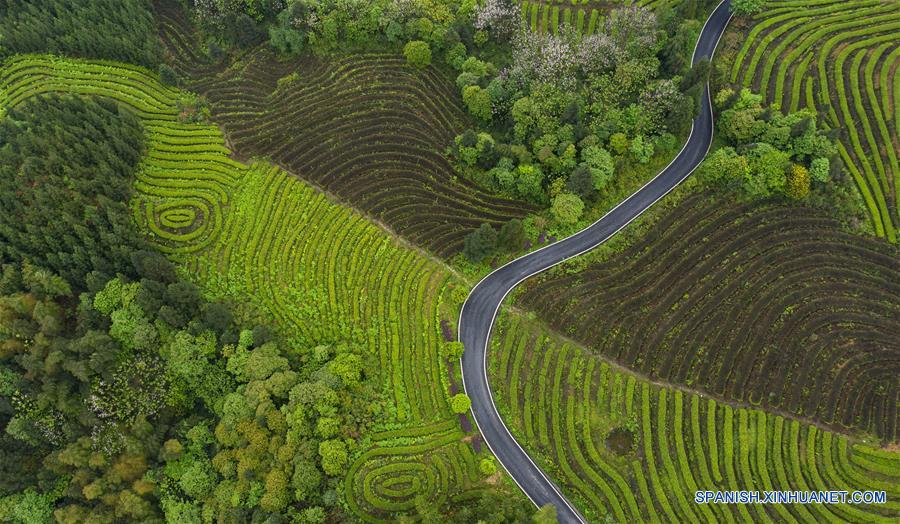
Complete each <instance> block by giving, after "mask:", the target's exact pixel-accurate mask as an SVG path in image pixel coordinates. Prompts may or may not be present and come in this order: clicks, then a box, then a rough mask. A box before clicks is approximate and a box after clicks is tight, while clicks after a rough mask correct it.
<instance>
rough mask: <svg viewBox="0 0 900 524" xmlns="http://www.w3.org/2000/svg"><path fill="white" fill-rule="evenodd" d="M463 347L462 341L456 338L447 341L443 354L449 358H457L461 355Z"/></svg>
mask: <svg viewBox="0 0 900 524" xmlns="http://www.w3.org/2000/svg"><path fill="white" fill-rule="evenodd" d="M465 349H466V348H465V346H463V343H462V342H460V341H458V340H454V341H453V342H447V343H446V344H444V356H445V357H446V358H447V359H449V360H459V359H460V358H461V357H462V356H463V352H464V351H465Z"/></svg>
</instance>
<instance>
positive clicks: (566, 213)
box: [550, 193, 584, 225]
mask: <svg viewBox="0 0 900 524" xmlns="http://www.w3.org/2000/svg"><path fill="white" fill-rule="evenodd" d="M582 212H584V202H582V201H581V199H580V198H578V195H573V194H572V193H560V194H558V195H556V198H554V199H553V205H551V206H550V213H551V214H552V215H553V218H555V219H556V221H557V222H559V223H560V224H565V225H569V224H574V223H575V222H578V219H579V218H581V213H582Z"/></svg>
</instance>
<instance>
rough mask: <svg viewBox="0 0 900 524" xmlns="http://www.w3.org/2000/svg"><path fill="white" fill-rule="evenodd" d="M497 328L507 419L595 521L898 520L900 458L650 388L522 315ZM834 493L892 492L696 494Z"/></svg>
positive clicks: (497, 374)
mask: <svg viewBox="0 0 900 524" xmlns="http://www.w3.org/2000/svg"><path fill="white" fill-rule="evenodd" d="M501 329H502V331H501V332H500V333H498V335H500V336H498V337H495V340H499V341H502V342H497V343H495V348H494V350H493V351H492V352H491V353H490V359H491V366H490V369H491V371H490V376H491V383H492V384H494V385H495V389H494V396H495V398H496V399H497V400H498V403H499V404H500V405H501V413H502V414H503V417H504V420H505V421H506V422H507V424H509V425H510V427H511V429H512V430H513V432H514V433H515V434H517V435H518V436H519V437H520V438H519V442H521V443H522V444H523V445H524V446H525V447H526V448H527V449H528V450H529V452H530V453H531V454H532V456H535V457H536V458H537V460H538V462H539V463H540V464H541V465H542V466H543V467H545V468H546V469H545V470H546V471H548V472H549V474H550V475H551V477H552V478H554V480H556V481H557V482H558V483H559V484H560V485H561V487H562V489H563V491H564V493H565V494H566V495H567V496H568V497H570V500H573V501H575V503H576V504H577V506H578V507H579V509H580V510H582V511H583V512H584V514H585V516H586V518H587V519H588V521H590V522H601V521H604V518H609V517H612V518H613V519H615V521H617V522H661V521H662V522H736V521H737V522H896V521H897V519H898V518H900V504H898V503H897V497H898V496H900V454H897V453H892V452H888V451H885V450H882V449H878V448H872V447H869V446H866V445H863V444H860V443H858V442H854V441H851V440H850V439H848V438H846V437H844V436H840V435H836V434H834V433H831V432H829V431H826V430H822V429H820V428H818V427H816V426H811V425H808V424H803V423H800V422H798V421H796V420H792V419H788V418H784V417H782V416H776V415H771V414H767V413H765V412H763V411H759V410H756V409H743V408H735V407H732V406H730V405H728V404H725V403H721V402H717V401H715V400H712V399H709V398H704V397H701V396H699V395H696V394H692V393H685V392H682V391H680V390H673V389H669V388H663V387H658V386H654V385H651V384H649V383H647V382H644V381H642V380H641V379H637V378H635V377H634V376H633V375H631V374H627V373H623V372H620V371H617V370H616V369H614V368H612V367H610V366H609V365H608V364H606V363H604V362H603V361H601V360H600V359H598V358H596V357H594V356H591V355H589V354H588V353H586V352H585V351H584V350H582V349H580V348H578V347H574V346H572V345H568V344H566V343H562V342H560V341H559V340H557V339H556V338H554V337H552V336H550V335H548V334H546V333H543V332H541V331H540V330H539V329H535V328H534V326H531V325H529V324H527V323H526V322H524V321H522V320H519V319H517V318H516V317H507V318H505V319H503V320H501ZM830 489H837V490H841V489H847V490H849V491H853V490H860V489H872V490H884V491H886V495H887V499H888V503H887V504H880V505H849V504H846V505H817V504H809V505H801V504H787V505H761V504H750V505H734V504H732V505H724V504H696V503H695V502H694V493H695V491H697V490H714V491H715V490H759V491H761V492H762V491H768V490H804V491H806V490H830ZM607 514H608V515H607Z"/></svg>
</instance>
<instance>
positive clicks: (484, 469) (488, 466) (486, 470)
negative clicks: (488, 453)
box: [478, 457, 497, 477]
mask: <svg viewBox="0 0 900 524" xmlns="http://www.w3.org/2000/svg"><path fill="white" fill-rule="evenodd" d="M478 470H479V471H481V474H482V475H484V476H486V477H490V476H491V475H493V474H494V473H496V472H497V462H496V461H495V460H494V457H488V458H483V459H481V462H479V463H478Z"/></svg>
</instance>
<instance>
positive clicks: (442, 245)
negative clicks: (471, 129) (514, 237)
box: [158, 2, 531, 256]
mask: <svg viewBox="0 0 900 524" xmlns="http://www.w3.org/2000/svg"><path fill="white" fill-rule="evenodd" d="M158 18H159V21H160V33H161V38H162V40H163V42H164V44H165V47H166V49H167V51H168V54H169V56H170V59H171V61H172V62H173V64H174V66H175V68H176V69H177V71H178V72H179V73H180V74H181V75H182V76H183V77H184V78H185V80H186V83H187V85H188V86H189V87H190V88H191V89H192V90H194V91H197V92H199V93H202V94H203V95H204V96H206V98H207V99H208V100H209V102H210V103H211V107H212V112H213V116H214V119H215V121H216V122H217V123H219V124H221V125H223V126H224V128H225V130H226V133H227V136H228V139H229V141H230V144H231V145H233V147H234V148H235V150H236V151H237V152H238V153H239V154H240V155H242V156H244V157H249V156H265V157H268V158H271V159H273V160H274V161H275V162H277V163H278V164H280V165H282V166H284V167H285V168H287V169H288V170H290V172H292V173H295V174H297V175H299V176H300V177H302V178H304V179H306V180H308V181H310V182H312V183H314V184H315V185H317V186H319V187H321V188H323V189H325V190H327V191H329V192H332V193H334V194H335V195H337V196H338V197H340V198H341V199H342V200H345V201H346V202H348V203H350V204H351V205H353V206H354V207H357V208H359V209H360V210H362V211H364V212H365V213H367V214H369V215H371V216H373V217H375V218H377V219H378V220H381V221H383V222H384V223H386V224H387V225H388V226H390V227H391V228H392V229H393V230H395V231H397V232H398V233H399V234H401V235H402V236H403V237H405V238H406V239H408V240H410V241H411V242H413V243H416V244H418V245H421V246H424V247H426V248H427V249H428V250H430V251H432V252H433V253H435V254H437V255H439V256H452V255H453V254H455V253H457V252H458V251H460V250H461V249H462V243H463V238H464V237H465V235H466V234H468V233H469V232H471V231H472V230H474V229H475V228H477V227H478V226H479V225H480V224H481V223H483V222H488V223H492V224H494V225H497V226H499V225H501V224H503V223H505V222H507V221H509V220H510V219H512V218H517V217H519V218H520V217H523V216H524V215H525V214H526V213H527V212H528V211H529V210H530V209H531V207H530V206H529V205H527V204H524V203H522V202H513V201H508V200H503V199H500V198H496V197H494V196H492V195H490V194H488V193H486V192H484V191H482V190H480V189H479V188H478V187H476V186H474V185H473V184H471V183H470V182H468V181H466V180H465V179H464V178H462V177H459V178H457V175H456V173H455V171H454V169H453V167H452V166H451V165H450V164H449V162H448V161H447V159H446V157H445V156H444V154H443V153H442V152H443V151H444V150H445V149H446V147H447V146H449V145H450V144H452V142H453V137H454V136H455V135H456V134H457V133H458V132H460V131H461V130H462V128H463V127H464V123H465V118H466V117H465V113H464V111H463V109H462V106H461V104H462V101H461V99H460V98H459V94H458V93H457V90H456V89H455V87H454V85H453V84H452V82H450V81H449V80H448V79H447V78H445V76H444V75H443V74H442V73H441V72H440V71H438V70H436V69H433V68H431V69H428V70H426V71H424V72H418V71H416V70H414V69H413V68H411V67H410V66H408V65H407V64H406V63H405V59H403V57H401V56H397V55H390V54H356V55H352V56H347V57H344V58H340V59H333V60H319V59H314V58H311V57H310V58H307V59H304V60H303V61H300V62H298V61H294V62H278V61H276V60H275V59H274V57H273V56H272V54H271V53H270V52H268V51H267V50H266V49H265V48H260V49H258V50H256V51H254V52H252V53H250V54H249V55H247V56H245V57H244V58H243V59H242V60H241V61H239V62H237V63H235V64H232V65H231V66H230V67H228V68H227V69H224V67H223V66H218V67H215V66H210V65H209V64H208V63H207V62H206V61H205V60H204V58H203V57H201V56H198V55H197V54H196V51H195V50H196V49H200V48H201V46H200V45H199V44H198V43H197V42H196V41H195V40H194V38H193V36H192V33H191V30H190V28H189V27H188V26H187V24H186V22H185V18H184V15H183V14H182V13H181V12H180V10H179V9H178V8H177V7H175V6H173V5H172V4H171V3H168V2H160V3H159V5H158Z"/></svg>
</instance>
